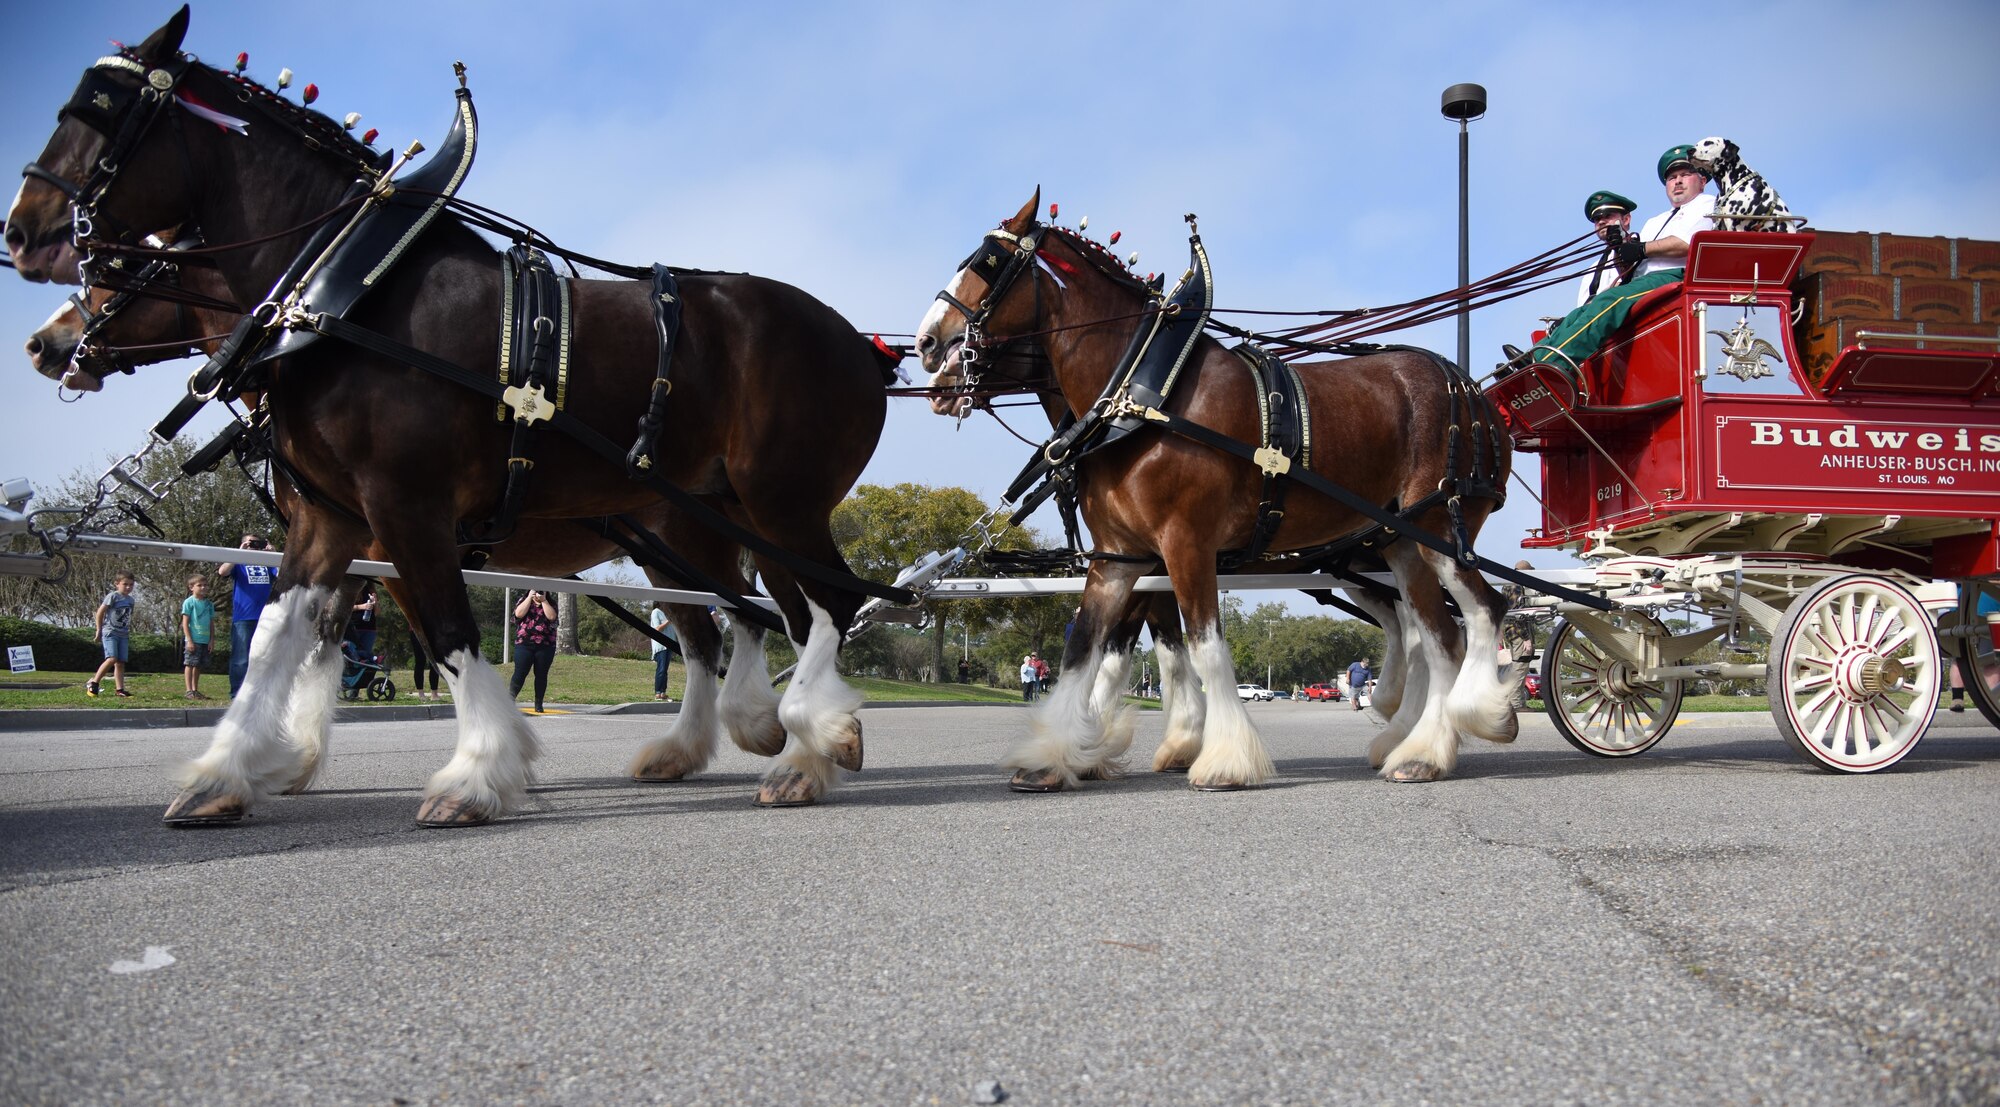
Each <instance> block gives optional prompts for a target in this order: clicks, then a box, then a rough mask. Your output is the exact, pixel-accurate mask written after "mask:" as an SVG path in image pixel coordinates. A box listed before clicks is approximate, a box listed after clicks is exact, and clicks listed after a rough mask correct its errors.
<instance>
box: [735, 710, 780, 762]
mask: <svg viewBox="0 0 2000 1107" xmlns="http://www.w3.org/2000/svg"><path fill="white" fill-rule="evenodd" d="M729 737H730V739H731V740H732V741H734V742H735V743H736V748H737V749H740V750H742V751H743V752H744V753H754V754H756V755H757V756H759V757H776V756H778V755H779V754H781V753H783V752H784V751H785V724H783V723H781V722H779V721H778V720H777V718H776V717H775V716H774V717H773V718H772V719H771V725H769V726H766V727H760V728H757V729H755V730H754V731H744V732H731V733H730V735H729Z"/></svg>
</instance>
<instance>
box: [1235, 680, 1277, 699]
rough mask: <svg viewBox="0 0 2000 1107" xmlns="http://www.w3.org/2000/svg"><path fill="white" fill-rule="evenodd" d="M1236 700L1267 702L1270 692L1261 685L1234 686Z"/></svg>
mask: <svg viewBox="0 0 2000 1107" xmlns="http://www.w3.org/2000/svg"><path fill="white" fill-rule="evenodd" d="M1236 698H1237V699H1239V700H1268V699H1270V698H1271V690H1270V689H1269V688H1266V687H1264V686H1263V685H1261V684H1239V685H1237V686H1236Z"/></svg>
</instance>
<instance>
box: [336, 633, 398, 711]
mask: <svg viewBox="0 0 2000 1107" xmlns="http://www.w3.org/2000/svg"><path fill="white" fill-rule="evenodd" d="M340 659H341V661H342V662H343V664H342V665H341V667H340V698H341V699H344V700H358V699H360V698H361V693H362V692H364V691H365V692H367V693H368V698H369V699H371V700H393V699H395V698H396V682H395V681H393V680H390V679H389V676H388V666H387V665H385V664H383V662H382V655H381V654H376V655H374V656H372V657H363V656H362V655H361V651H360V650H359V649H357V648H356V647H355V645H354V640H353V639H351V638H343V639H341V642H340Z"/></svg>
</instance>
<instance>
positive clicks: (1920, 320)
mask: <svg viewBox="0 0 2000 1107" xmlns="http://www.w3.org/2000/svg"><path fill="white" fill-rule="evenodd" d="M1813 233H1814V234H1815V235H1816V236H1817V237H1815V239H1814V240H1813V245H1812V249H1811V250H1810V251H1808V252H1807V253H1806V258H1805V263H1804V265H1803V266H1802V267H1801V269H1800V273H1799V280H1798V283H1797V285H1795V286H1794V291H1795V292H1796V293H1797V295H1798V298H1799V302H1800V303H1801V304H1803V305H1804V311H1803V314H1802V315H1801V316H1800V318H1799V324H1798V340H1799V354H1800V357H1802V358H1803V359H1804V363H1805V370H1806V373H1807V375H1809V376H1810V377H1812V379H1813V380H1814V381H1816V382H1817V381H1821V380H1824V379H1826V373H1827V370H1828V369H1831V368H1832V367H1833V363H1834V360H1835V359H1836V358H1838V357H1839V356H1840V351H1841V349H1842V348H1843V347H1846V346H1853V345H1855V344H1856V343H1857V342H1858V341H1859V340H1858V339H1857V338H1856V337H1855V336H1856V334H1857V332H1860V331H1872V332H1875V333H1878V334H1880V333H1888V334H1909V335H1923V336H1924V339H1923V340H1922V341H1920V342H1913V343H1911V344H1910V348H1915V349H1936V350H1952V349H1957V350H1982V351H1984V350H1991V349H1992V347H1991V346H1990V345H1973V344H1969V343H1952V342H1950V341H1949V339H1950V338H1951V337H1953V336H1957V337H1973V338H2000V242H1982V241H1979V240H1977V239H1970V238H1917V237H1913V236H1910V235H1895V234H1876V233H1874V232H1870V231H1814V232H1813Z"/></svg>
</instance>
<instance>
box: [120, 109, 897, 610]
mask: <svg viewBox="0 0 2000 1107" xmlns="http://www.w3.org/2000/svg"><path fill="white" fill-rule="evenodd" d="M457 98H458V99H457V114H456V115H455V117H454V120H453V125H452V130H451V133H450V135H449V136H448V137H447V139H446V141H445V143H444V144H443V145H442V146H441V147H440V148H439V150H438V152H437V153H436V154H434V155H433V156H432V157H431V159H430V160H429V161H427V162H426V163H425V164H424V165H423V166H422V167H421V168H420V169H418V170H416V171H414V172H413V173H411V174H408V175H406V176H404V177H400V178H397V179H396V180H395V181H394V182H377V181H371V180H366V179H364V180H361V181H357V183H356V184H355V186H354V188H353V189H352V190H351V191H350V192H349V194H348V197H347V199H346V200H345V201H344V202H343V205H342V206H343V207H345V206H347V205H349V204H354V205H356V206H358V210H357V211H356V212H355V214H354V216H353V217H352V218H351V219H350V220H348V221H347V222H346V223H345V224H344V225H341V224H338V223H333V222H329V223H326V224H323V225H322V226H321V227H320V228H319V229H318V231H317V233H315V234H314V236H313V237H312V239H311V241H310V242H309V243H308V245H307V247H306V249H305V250H304V252H302V253H301V254H300V255H299V256H298V258H297V259H296V260H294V262H293V263H292V265H291V266H290V267H289V268H288V270H287V272H286V273H285V275H284V276H283V277H282V278H281V279H280V280H279V282H278V283H277V285H276V286H274V288H273V289H272V291H271V294H270V296H269V297H268V298H267V299H266V300H265V302H264V303H262V304H260V305H259V306H258V307H257V308H256V309H255V310H253V311H252V312H250V313H249V314H247V315H245V316H244V318H243V320H242V321H241V322H240V323H239V324H238V326H237V328H236V329H235V331H233V332H232V333H231V334H230V336H229V338H227V339H226V340H224V342H223V343H222V345H221V347H220V348H219V349H218V350H217V352H216V353H215V354H214V355H213V356H212V357H211V358H210V359H209V361H208V363H207V364H206V365H204V366H203V367H202V368H201V369H200V370H198V371H197V372H196V373H195V374H194V376H193V377H191V378H190V380H189V395H188V397H187V398H185V399H183V400H182V401H181V402H180V403H179V404H178V405H177V406H176V407H175V408H174V410H173V411H172V412H170V413H169V414H168V415H167V417H166V418H164V419H162V420H161V421H160V422H159V423H158V424H157V425H156V426H155V427H154V433H155V434H157V435H159V437H161V438H162V439H167V440H171V439H172V438H174V437H175V436H176V435H178V434H179V432H180V431H181V429H182V428H184V427H185V426H186V425H187V423H188V421H189V420H190V419H192V418H193V417H194V415H195V414H196V413H197V412H198V411H199V410H200V409H201V408H202V407H203V406H205V405H206V404H207V403H208V402H209V401H210V400H212V399H215V398H216V397H217V396H219V395H223V394H229V395H235V394H238V393H241V392H244V391H248V390H253V389H258V388H261V387H263V386H264V385H265V384H266V383H267V382H266V381H265V380H264V378H263V374H262V373H261V372H259V370H260V368H261V367H262V366H265V365H267V364H269V363H270V362H271V361H273V360H275V359H276V358H279V357H283V356H286V355H289V354H294V353H297V352H299V351H301V350H303V349H305V348H306V347H308V346H310V345H312V344H313V343H315V342H317V341H318V340H319V339H321V338H333V339H337V340H339V341H342V342H345V343H348V344H350V345H353V346H357V347H360V348H361V349H364V350H368V351H370V352H372V353H375V354H377V355H380V356H382V357H385V358H388V359H390V360H393V361H396V362H399V363H401V364H404V365H408V366H410V367H412V368H416V369H419V370H422V371H424V372H427V373H430V374H432V375H434V376H438V377H441V378H443V379H446V380H449V381H452V382H454V383H455V384H458V385H460V386H462V387H465V388H467V389H470V390H472V391H474V392H478V393H480V394H482V395H485V396H487V397H489V398H491V399H494V400H496V401H499V403H500V406H499V407H498V408H497V409H496V411H497V415H498V417H499V418H501V419H503V420H505V419H508V418H511V419H512V420H513V422H514V431H513V438H512V440H511V442H510V449H509V456H508V459H507V480H506V484H505V488H504V491H503V494H502V496H501V499H500V502H499V505H498V507H497V509H496V513H495V516H494V518H493V519H492V520H490V521H488V522H486V523H484V524H481V525H479V526H477V527H471V528H465V530H464V531H462V532H461V535H460V540H461V542H462V543H467V544H469V555H468V561H471V562H479V561H483V560H484V554H485V551H486V549H487V548H488V547H490V546H491V545H492V544H495V543H498V542H500V541H502V540H504V539H505V538H506V537H507V536H508V535H509V534H511V533H512V532H513V530H514V529H515V526H516V524H517V521H518V518H519V512H520V509H521V506H522V503H523V501H524V499H525V496H526V488H527V483H528V479H529V475H530V474H531V473H532V472H533V469H534V460H533V455H532V447H533V442H534V438H535V433H536V432H537V431H538V430H539V427H537V426H536V424H538V423H542V422H546V423H548V424H549V426H550V427H551V428H553V429H555V430H556V431H558V432H560V433H562V434H565V435H567V436H568V437H570V438H571V439H573V440H575V441H576V442H578V443H579V444H581V445H583V446H584V447H585V448H586V449H588V450H590V451H591V452H593V453H595V454H597V455H598V456H599V457H601V458H603V459H605V460H606V461H608V462H610V463H612V464H614V465H621V466H623V467H624V468H625V469H626V472H627V474H628V475H629V476H630V477H631V478H632V479H633V480H635V481H637V482H638V483H640V484H643V485H645V486H646V487H647V488H648V489H649V490H651V491H653V492H655V493H657V494H658V495H660V496H661V497H662V498H664V499H666V500H667V501H669V502H671V503H672V504H673V505H674V506H675V508H676V510H677V511H678V512H679V513H680V514H681V515H682V516H684V517H686V518H687V519H688V520H690V521H691V522H694V523H696V524H699V525H701V526H705V527H707V528H709V529H711V530H713V531H715V532H717V533H719V534H721V535H723V536H724V537H726V538H728V539H730V540H731V541H734V542H736V543H737V544H739V545H741V546H743V547H744V548H746V549H748V550H750V551H752V552H753V553H756V554H759V555H762V556H764V557H768V558H770V559H771V560H773V561H775V562H777V563H778V564H780V565H783V566H784V567H785V568H787V569H788V570H790V571H791V572H792V573H793V574H794V575H796V576H798V577H802V578H805V579H810V580H813V581H815V582H818V583H820V584H824V585H827V586H828V587H831V588H836V589H840V590H842V591H846V592H852V593H859V594H862V595H867V596H871V597H875V598H878V599H883V600H887V601H889V602H891V603H896V604H906V605H907V604H913V603H915V602H917V596H916V594H915V593H914V592H911V591H909V590H908V589H904V588H896V587H893V586H889V585H882V584H877V583H875V582H873V581H868V580H864V579H862V578H860V577H856V576H854V575H852V574H850V573H846V572H842V571H840V570H838V569H834V568H831V567H829V566H826V565H822V564H820V563H819V562H817V561H813V560H811V559H809V558H804V557H801V556H799V555H797V554H794V553H792V552H791V551H789V550H786V549H784V548H783V547H780V546H778V545H776V544H775V543H772V542H770V541H769V540H767V539H765V538H763V537H762V536H761V535H758V534H756V533H755V532H752V531H750V530H747V529H745V528H744V527H741V526H739V525H738V524H736V523H735V522H733V521H732V520H730V519H729V518H728V517H726V516H724V515H723V514H722V513H721V512H719V511H717V510H715V509H714V508H712V507H710V506H709V505H708V504H706V503H704V502H703V501H702V500H701V499H700V498H698V497H696V496H695V495H693V494H691V493H689V492H688V491H686V490H685V489H682V488H679V487H678V486H676V485H674V484H672V483H671V482H669V481H667V480H665V479H663V478H661V477H660V476H659V475H658V474H657V472H655V470H656V468H657V448H658V439H659V435H660V433H661V428H662V427H663V425H664V422H665V412H666V400H667V397H668V395H669V394H670V393H671V391H672V383H671V376H670V372H671V368H672V362H673V352H674V348H675V344H676V341H677V338H678V335H679V332H680V316H681V303H680V295H679V289H678V285H677V282H676V280H675V277H674V274H673V273H672V272H671V271H670V270H668V269H667V268H666V267H665V266H658V265H655V266H653V267H652V269H651V277H652V300H653V310H654V321H655V325H656V329H657V330H658V333H659V337H660V351H659V358H658V362H657V365H656V371H655V378H654V382H653V387H652V389H651V392H650V395H649V398H648V402H647V405H646V409H645V412H644V414H642V415H641V416H640V419H639V423H638V435H637V439H636V441H635V442H634V443H633V444H632V446H631V447H630V448H628V449H622V450H621V449H620V448H619V447H618V446H616V445H614V444H613V443H612V442H611V441H610V440H609V439H608V438H606V437H605V436H604V435H602V434H600V433H599V432H598V431H597V430H596V429H595V428H593V427H591V426H589V425H587V424H585V423H583V422H581V421H580V420H578V419H576V418H575V417H574V416H572V415H571V414H570V413H569V412H568V411H567V410H565V407H566V403H567V388H568V379H567V367H568V348H569V336H570V333H571V327H570V312H569V310H568V306H569V305H568V298H569V289H568V282H567V280H565V279H563V278H561V277H559V276H558V275H556V274H555V273H554V270H553V267H552V266H551V265H550V264H549V262H548V259H547V258H546V257H545V256H544V255H543V251H542V250H539V249H535V248H533V247H531V246H527V245H525V244H524V245H517V246H516V247H515V248H514V249H513V250H512V251H510V252H509V253H508V255H507V256H506V257H505V258H504V259H503V262H502V265H503V268H505V269H506V271H507V272H506V274H505V276H506V279H505V280H503V282H502V286H503V288H504V289H505V290H506V291H505V292H504V293H503V295H504V296H505V297H506V299H507V310H506V311H504V312H503V316H504V317H505V318H503V324H502V333H501V338H500V342H501V358H500V360H501V365H502V369H501V372H500V374H498V375H494V374H479V373H473V372H471V371H469V370H467V369H465V368H463V367H462V366H459V365H456V364H454V363H452V362H450V361H447V360H445V359H443V358H440V357H437V356H435V355H433V354H430V353H428V352H426V351H423V350H418V349H416V348H414V347H411V346H408V345H405V344H403V343H401V342H397V341H395V340H393V339H391V338H388V337H387V336H385V335H382V334H379V333H377V332H375V331H373V330H370V329H369V328H366V327H362V326H359V325H357V324H355V323H353V322H350V321H349V319H348V315H349V314H350V313H351V312H352V311H353V309H354V308H355V306H356V305H357V304H358V303H359V302H360V301H361V300H362V299H363V297H365V296H366V295H367V293H368V292H370V291H371V290H373V289H374V288H376V287H379V286H380V283H381V281H382V278H383V277H384V276H385V275H386V274H388V273H389V272H390V271H391V269H392V268H393V267H394V266H395V264H396V263H397V261H398V260H400V259H401V258H402V257H403V256H405V254H406V253H407V252H408V251H409V250H410V248H411V247H412V246H413V245H414V244H415V243H416V241H417V239H418V237H419V236H420V235H421V234H422V233H423V231H424V230H425V229H426V228H427V227H428V226H429V225H430V224H431V223H432V222H433V221H434V220H435V218H436V217H437V215H438V214H439V213H441V212H442V211H444V210H445V209H446V208H447V207H449V206H452V204H453V196H454V194H455V193H456V191H457V189H458V187H459V186H460V185H461V184H462V183H463V182H464V179H465V175H466V173H467V171H468V170H469V169H470V167H471V164H472V157H473V153H474V150H475V148H476V144H477V135H478V131H477V116H476V114H475V113H474V112H473V110H472V99H471V93H470V92H469V91H468V90H467V89H466V88H465V87H463V78H462V75H461V87H460V88H459V89H458V90H457ZM550 249H553V247H550ZM619 271H621V272H622V271H624V269H623V267H620V269H619ZM551 388H553V389H554V394H553V395H552V396H551V395H550V389H551ZM238 425H239V426H240V425H241V424H238ZM253 435H254V436H256V437H257V438H259V439H261V440H262V442H263V445H262V448H263V449H268V448H269V447H268V430H267V429H266V430H263V431H261V432H260V431H259V429H258V428H256V427H252V428H250V429H249V430H248V431H246V432H244V433H243V434H241V435H230V434H227V433H226V434H225V435H224V436H222V437H219V438H218V439H217V440H216V441H215V442H213V443H211V444H210V446H209V448H206V449H204V450H203V451H202V453H203V454H204V455H206V456H207V464H213V463H214V461H216V460H219V458H220V457H221V456H222V454H223V453H226V452H231V451H233V450H238V449H242V448H247V447H248V443H249V441H250V439H251V438H252V436H253ZM271 459H272V460H273V462H274V463H275V464H276V465H277V466H278V467H279V471H280V473H281V475H283V476H284V477H285V479H286V480H287V481H288V482H289V483H291V484H292V485H293V487H294V488H295V489H297V490H298V492H299V494H300V496H301V498H303V499H305V500H307V501H308V502H312V503H316V504H324V505H325V506H327V507H329V508H331V509H333V510H336V511H339V512H341V513H342V514H346V515H349V516H353V515H354V512H353V511H352V510H351V509H349V508H347V507H345V506H344V505H341V504H339V503H337V502H335V501H332V500H330V499H328V498H326V497H325V496H324V495H323V494H321V493H319V492H318V491H317V490H315V489H313V488H311V487H310V485H309V484H308V483H307V482H306V481H305V480H304V479H303V478H302V476H301V475H300V474H298V473H296V472H295V471H293V470H292V469H291V467H290V466H286V465H284V464H283V460H282V458H279V457H277V456H276V453H275V451H272V452H271ZM578 522H580V523H581V524H582V525H584V526H586V527H589V528H590V529H592V530H593V532H594V533H598V534H599V535H600V536H602V537H606V538H609V539H611V540H612V541H614V542H616V543H618V544H619V545H620V547H621V548H623V549H625V550H626V551H627V552H628V553H630V554H632V556H633V557H634V559H635V560H637V561H638V562H639V563H640V564H642V565H647V566H649V567H653V568H657V569H660V570H661V571H663V572H665V573H667V574H668V575H669V576H671V577H674V578H675V579H678V580H681V581H683V582H684V583H686V584H687V585H688V586H689V587H691V588H697V589H700V590H704V591H708V592H712V593H715V594H717V595H719V596H721V597H723V598H724V599H725V600H727V601H729V602H731V603H732V604H733V605H734V606H735V607H736V613H737V617H738V618H741V619H744V620H746V621H748V622H750V623H752V624H754V625H757V626H761V627H764V628H765V629H768V630H774V631H778V632H779V633H783V632H784V631H785V627H784V623H783V621H782V620H781V619H779V617H778V616H777V615H776V614H774V613H772V612H771V611H769V610H767V609H765V608H763V607H762V606H759V605H756V604H751V603H748V602H747V600H746V599H745V598H744V597H743V596H741V595H739V594H738V593H736V592H734V591H733V590H730V589H728V588H726V587H723V586H722V585H721V584H720V583H719V582H717V581H714V580H712V579H710V578H709V577H708V576H707V575H706V574H704V573H702V572H700V571H699V570H698V569H696V568H695V567H694V566H693V565H692V564H690V563H688V562H687V561H685V559H682V558H680V557H678V555H675V554H673V552H672V550H671V549H669V548H668V547H667V545H666V544H665V543H664V542H662V541H661V540H660V539H659V538H658V537H657V536H655V535H653V534H651V533H650V532H649V531H647V530H646V529H645V528H644V527H643V526H642V525H640V524H639V523H638V522H637V521H636V520H634V519H632V518H630V517H627V516H618V517H615V518H613V519H609V520H602V519H600V520H579V521H578Z"/></svg>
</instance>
